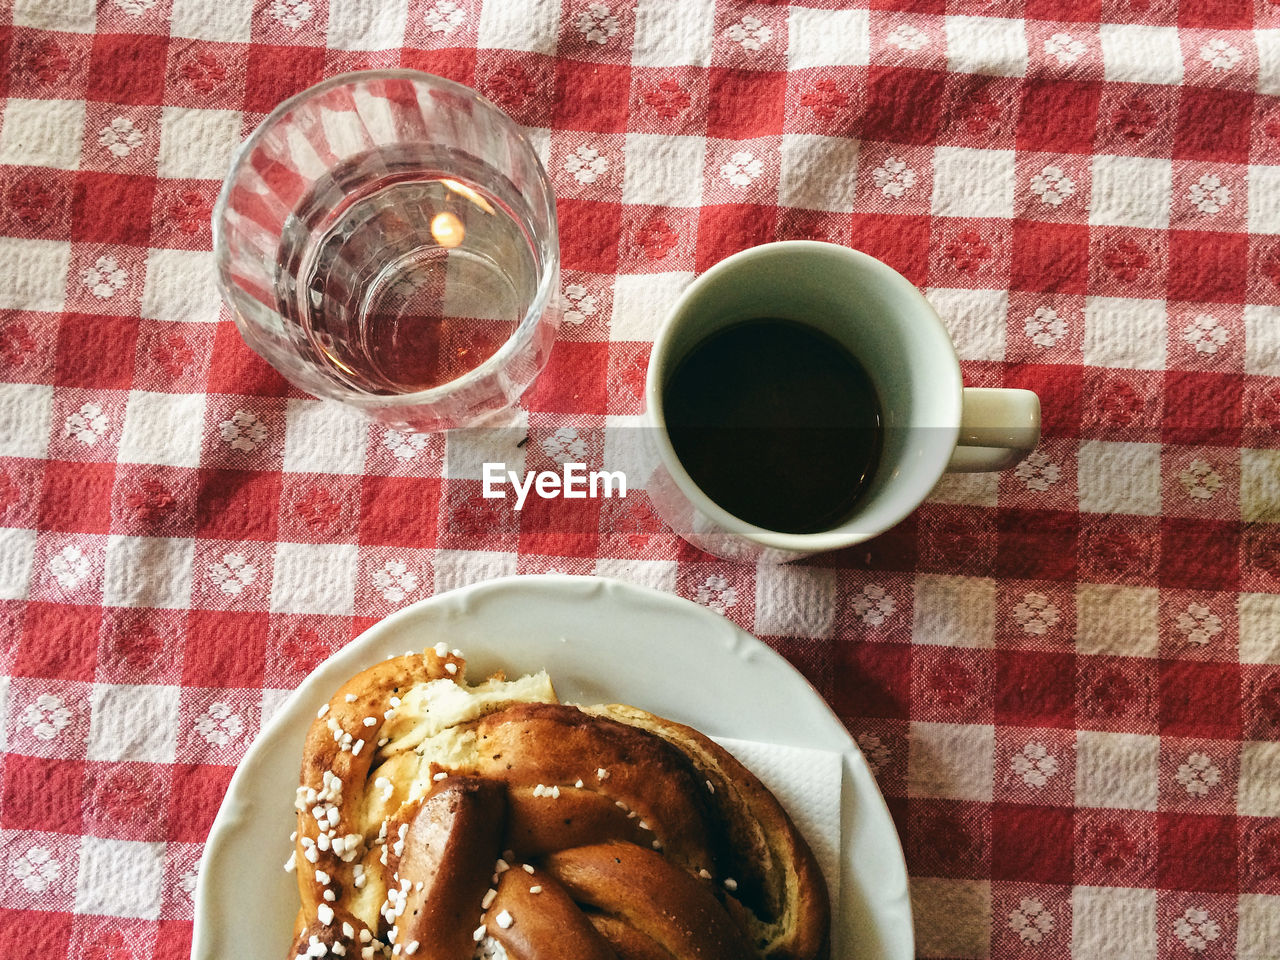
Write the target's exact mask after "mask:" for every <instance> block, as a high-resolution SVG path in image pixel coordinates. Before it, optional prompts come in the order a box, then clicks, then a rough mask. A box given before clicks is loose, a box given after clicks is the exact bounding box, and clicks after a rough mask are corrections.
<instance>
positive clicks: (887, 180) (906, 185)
mask: <svg viewBox="0 0 1280 960" xmlns="http://www.w3.org/2000/svg"><path fill="white" fill-rule="evenodd" d="M871 176H872V178H873V179H874V180H875V183H876V186H877V187H879V188H880V192H881V193H883V194H884V195H885V196H886V197H890V198H892V199H894V200H896V199H898V198H899V197H901V196H902V195H903V194H904V193H906V192H907V191H908V190H910V189H911V188H912V187H913V186H915V183H916V172H915V171H914V170H912V169H911V168H910V167H908V166H907V165H906V163H905V162H904V161H902V160H899V159H898V158H897V157H885V158H884V163H882V164H880V166H878V167H876V168H875V170H874V171H872V173H871Z"/></svg>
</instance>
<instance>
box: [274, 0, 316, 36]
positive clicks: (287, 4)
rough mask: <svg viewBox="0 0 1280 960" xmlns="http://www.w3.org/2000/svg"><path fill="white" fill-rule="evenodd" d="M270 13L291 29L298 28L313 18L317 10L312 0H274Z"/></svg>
mask: <svg viewBox="0 0 1280 960" xmlns="http://www.w3.org/2000/svg"><path fill="white" fill-rule="evenodd" d="M270 13H271V16H273V17H275V18H276V19H277V20H279V21H280V22H281V23H282V24H284V25H285V26H286V27H288V28H289V29H290V30H297V29H298V28H299V27H300V26H302V25H303V24H304V23H306V22H307V21H308V20H310V19H311V15H312V14H313V13H315V10H313V9H312V7H311V3H310V0H272V3H271V7H270Z"/></svg>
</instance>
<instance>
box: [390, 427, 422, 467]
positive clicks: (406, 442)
mask: <svg viewBox="0 0 1280 960" xmlns="http://www.w3.org/2000/svg"><path fill="white" fill-rule="evenodd" d="M430 442H431V437H430V435H428V434H425V433H408V432H406V431H404V430H397V429H395V428H394V427H388V428H387V432H386V433H384V434H383V435H382V445H383V446H384V447H386V448H387V449H388V450H389V451H391V455H392V456H393V457H395V458H396V459H397V460H405V461H408V460H412V459H413V458H414V457H416V456H417V455H418V452H419V451H421V450H423V449H425V448H426V446H427V444H428V443H430Z"/></svg>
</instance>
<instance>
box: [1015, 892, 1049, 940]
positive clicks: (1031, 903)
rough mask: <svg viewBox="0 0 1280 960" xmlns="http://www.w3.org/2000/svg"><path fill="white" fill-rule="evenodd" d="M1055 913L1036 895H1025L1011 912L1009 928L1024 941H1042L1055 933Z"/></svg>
mask: <svg viewBox="0 0 1280 960" xmlns="http://www.w3.org/2000/svg"><path fill="white" fill-rule="evenodd" d="M1053 928H1054V922H1053V914H1052V913H1050V912H1049V911H1048V910H1046V909H1045V906H1044V904H1043V903H1042V902H1041V901H1039V900H1037V899H1036V898H1035V897H1025V898H1024V899H1023V900H1022V902H1020V903H1019V904H1018V907H1017V909H1016V910H1013V911H1011V912H1010V913H1009V929H1010V930H1012V931H1013V932H1014V933H1016V934H1017V935H1018V939H1020V940H1021V941H1022V942H1023V943H1040V942H1041V941H1043V940H1044V938H1045V935H1046V934H1050V933H1053Z"/></svg>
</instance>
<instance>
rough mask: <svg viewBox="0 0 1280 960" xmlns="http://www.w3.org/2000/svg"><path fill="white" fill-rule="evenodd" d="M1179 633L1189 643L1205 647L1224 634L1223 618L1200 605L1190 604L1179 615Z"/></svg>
mask: <svg viewBox="0 0 1280 960" xmlns="http://www.w3.org/2000/svg"><path fill="white" fill-rule="evenodd" d="M1176 623H1177V627H1178V632H1179V633H1180V634H1182V635H1183V636H1184V637H1186V638H1187V642H1188V643H1194V644H1198V645H1200V646H1204V645H1205V644H1206V643H1208V642H1209V641H1210V640H1212V639H1213V638H1214V637H1216V636H1217V635H1218V634H1220V633H1221V632H1222V618H1221V617H1219V616H1218V615H1217V614H1216V613H1214V612H1213V611H1212V610H1210V609H1209V608H1208V607H1206V606H1204V605H1203V604H1200V603H1189V604H1187V609H1185V610H1183V611H1182V612H1181V613H1180V614H1178V619H1177V621H1176Z"/></svg>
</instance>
